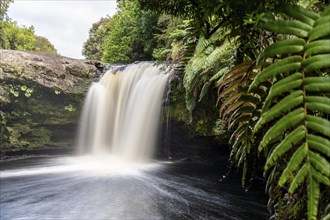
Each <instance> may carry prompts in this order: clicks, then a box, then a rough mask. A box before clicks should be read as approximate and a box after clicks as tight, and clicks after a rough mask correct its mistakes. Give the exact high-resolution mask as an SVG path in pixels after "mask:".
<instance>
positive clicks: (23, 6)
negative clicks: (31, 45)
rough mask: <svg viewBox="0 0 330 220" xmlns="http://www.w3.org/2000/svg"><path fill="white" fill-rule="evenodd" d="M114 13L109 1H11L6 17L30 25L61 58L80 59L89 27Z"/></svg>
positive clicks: (114, 9)
mask: <svg viewBox="0 0 330 220" xmlns="http://www.w3.org/2000/svg"><path fill="white" fill-rule="evenodd" d="M115 12H116V1H113V0H67V1H65V0H62V1H52V0H39V1H38V0H15V1H14V3H12V4H11V5H10V7H9V10H8V15H9V17H10V18H12V19H13V20H14V21H17V23H18V24H19V25H25V26H31V25H33V26H34V28H35V33H36V34H37V35H40V36H44V37H46V38H48V39H49V41H50V42H51V43H52V44H54V46H55V48H56V49H57V51H58V53H60V54H61V55H63V56H68V57H73V58H83V56H82V55H81V51H82V46H83V43H84V42H85V41H86V40H87V38H88V31H89V29H90V28H91V27H92V24H93V23H95V22H97V21H99V20H100V18H101V17H106V16H107V15H108V16H112V15H113V14H114V13H115Z"/></svg>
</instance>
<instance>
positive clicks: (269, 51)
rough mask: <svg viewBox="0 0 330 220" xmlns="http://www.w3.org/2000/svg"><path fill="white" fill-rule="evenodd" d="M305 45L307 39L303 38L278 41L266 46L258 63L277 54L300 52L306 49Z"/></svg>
mask: <svg viewBox="0 0 330 220" xmlns="http://www.w3.org/2000/svg"><path fill="white" fill-rule="evenodd" d="M304 45H305V40H304V39H301V38H298V39H287V40H282V41H278V42H276V43H274V44H272V45H271V46H269V47H267V48H266V50H265V51H264V52H263V53H262V55H261V56H260V58H259V59H258V63H259V62H260V61H263V60H265V59H267V58H269V57H274V56H276V55H281V54H290V53H299V52H301V51H303V50H304Z"/></svg>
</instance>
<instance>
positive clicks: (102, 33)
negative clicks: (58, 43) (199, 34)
mask: <svg viewBox="0 0 330 220" xmlns="http://www.w3.org/2000/svg"><path fill="white" fill-rule="evenodd" d="M157 23H158V15H156V14H155V13H153V12H151V11H144V10H141V8H140V6H139V4H138V3H137V1H135V0H129V1H120V2H118V12H117V13H116V14H115V15H114V16H112V17H108V18H102V19H101V20H100V21H98V22H97V23H95V24H93V26H92V28H91V29H90V36H89V39H88V40H87V41H86V43H85V44H84V48H83V54H84V55H85V56H86V58H88V59H96V60H102V61H104V62H107V63H131V62H134V61H141V60H151V59H152V54H153V50H154V49H155V48H156V45H157V39H156V37H155V35H156V34H159V33H160V32H159V29H158V28H157Z"/></svg>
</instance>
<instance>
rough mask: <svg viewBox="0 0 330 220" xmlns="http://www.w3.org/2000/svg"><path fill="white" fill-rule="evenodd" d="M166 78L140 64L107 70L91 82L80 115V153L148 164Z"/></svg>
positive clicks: (155, 69)
mask: <svg viewBox="0 0 330 220" xmlns="http://www.w3.org/2000/svg"><path fill="white" fill-rule="evenodd" d="M163 68H164V67H163ZM168 76H169V74H166V71H162V70H161V68H159V67H156V66H154V65H153V64H152V63H148V62H143V63H139V64H131V65H128V66H127V67H125V68H118V69H112V70H109V71H108V72H107V73H105V75H104V76H103V77H102V78H101V79H100V80H99V82H97V83H93V84H92V86H91V87H90V89H89V91H88V94H87V97H86V100H85V103H84V107H83V112H82V116H81V126H80V131H79V138H78V151H79V154H90V155H94V156H100V155H101V156H102V155H113V156H116V157H119V158H121V159H123V160H127V161H130V162H146V161H148V160H149V159H150V158H151V156H152V154H153V148H154V146H155V142H156V139H157V133H158V128H159V122H160V114H161V107H162V100H163V96H164V91H165V88H166V84H167V81H168Z"/></svg>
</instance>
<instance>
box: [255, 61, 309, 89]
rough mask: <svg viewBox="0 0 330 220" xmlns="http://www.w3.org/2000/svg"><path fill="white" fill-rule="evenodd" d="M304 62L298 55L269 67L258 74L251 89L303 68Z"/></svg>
mask: <svg viewBox="0 0 330 220" xmlns="http://www.w3.org/2000/svg"><path fill="white" fill-rule="evenodd" d="M302 60H303V59H302V57H301V56H298V55H296V56H292V57H287V58H284V59H283V60H280V61H278V62H276V63H274V64H272V65H270V66H269V67H267V68H266V69H264V70H263V71H261V72H260V73H259V74H258V76H257V77H256V78H255V80H254V81H253V82H252V84H251V86H250V89H251V88H253V87H255V86H257V85H259V84H260V83H261V82H264V81H266V80H268V79H270V78H273V77H275V76H276V75H278V74H280V73H285V72H291V71H296V70H298V69H299V68H300V66H301V62H302Z"/></svg>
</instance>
